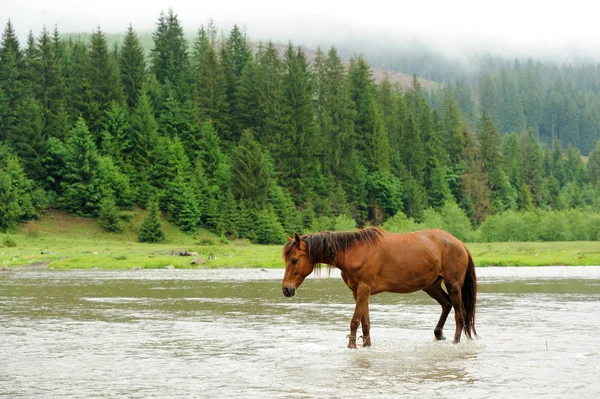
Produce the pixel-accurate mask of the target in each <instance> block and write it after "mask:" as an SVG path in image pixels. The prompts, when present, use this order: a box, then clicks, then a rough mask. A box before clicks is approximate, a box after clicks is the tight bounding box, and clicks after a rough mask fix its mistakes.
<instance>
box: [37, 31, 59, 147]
mask: <svg viewBox="0 0 600 399" xmlns="http://www.w3.org/2000/svg"><path fill="white" fill-rule="evenodd" d="M37 48H38V51H37V55H38V56H39V58H38V59H37V60H36V62H35V63H33V64H32V65H31V68H33V70H32V72H33V74H32V76H33V77H34V80H32V81H31V82H30V84H31V88H32V93H33V96H34V98H35V99H36V101H37V102H38V103H39V104H40V106H41V111H42V126H43V127H42V135H43V136H44V137H45V138H47V137H59V138H61V137H64V135H65V133H66V131H67V114H66V109H65V85H64V82H63V78H62V72H61V69H60V63H59V60H58V57H57V55H56V53H55V49H54V43H53V41H52V38H51V37H50V33H49V32H48V30H47V29H46V28H45V27H44V29H43V30H42V34H41V36H40V37H39V39H38V44H37Z"/></svg>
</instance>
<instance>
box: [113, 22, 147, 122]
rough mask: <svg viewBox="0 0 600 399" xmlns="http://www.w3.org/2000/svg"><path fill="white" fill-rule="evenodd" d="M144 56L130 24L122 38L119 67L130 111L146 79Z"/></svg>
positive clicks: (134, 105)
mask: <svg viewBox="0 0 600 399" xmlns="http://www.w3.org/2000/svg"><path fill="white" fill-rule="evenodd" d="M144 58H145V56H144V50H143V49H142V44H141V42H140V38H139V36H138V34H137V33H136V32H135V31H134V30H133V27H132V26H131V24H130V25H129V27H128V28H127V33H126V34H125V39H123V46H122V48H121V54H120V57H119V69H120V72H121V84H122V86H123V93H124V95H125V101H126V103H127V106H128V107H129V109H130V110H131V111H133V110H134V109H135V107H136V103H137V100H138V98H139V95H140V91H141V89H142V86H143V85H144V83H145V81H146V62H145V60H144Z"/></svg>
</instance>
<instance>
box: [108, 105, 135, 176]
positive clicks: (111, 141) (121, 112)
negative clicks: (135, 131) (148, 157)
mask: <svg viewBox="0 0 600 399" xmlns="http://www.w3.org/2000/svg"><path fill="white" fill-rule="evenodd" d="M102 126H103V127H102V153H103V154H104V155H110V156H111V157H113V159H114V160H115V162H117V164H118V165H119V166H125V158H124V157H125V154H126V153H128V152H129V150H130V146H131V141H130V139H129V129H130V121H129V114H128V113H127V110H126V108H125V107H124V106H122V105H119V104H117V103H112V104H111V107H110V109H108V110H107V111H106V116H105V118H104V123H103V124H102Z"/></svg>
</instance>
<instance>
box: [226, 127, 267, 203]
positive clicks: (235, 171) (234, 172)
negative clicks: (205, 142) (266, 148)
mask: <svg viewBox="0 0 600 399" xmlns="http://www.w3.org/2000/svg"><path fill="white" fill-rule="evenodd" d="M269 184H270V183H269V172H268V169H267V164H266V162H265V159H264V155H263V153H262V151H261V149H260V145H259V144H258V143H257V142H256V141H255V140H254V137H253V136H252V133H251V132H250V131H248V130H245V131H244V132H243V133H242V137H241V139H240V142H239V143H238V145H237V147H236V149H235V152H234V154H233V159H232V161H231V189H232V191H233V194H234V195H235V197H236V198H238V199H242V200H245V201H248V202H249V203H251V204H254V205H255V206H257V207H262V206H263V205H264V203H265V201H266V199H267V194H268V189H269Z"/></svg>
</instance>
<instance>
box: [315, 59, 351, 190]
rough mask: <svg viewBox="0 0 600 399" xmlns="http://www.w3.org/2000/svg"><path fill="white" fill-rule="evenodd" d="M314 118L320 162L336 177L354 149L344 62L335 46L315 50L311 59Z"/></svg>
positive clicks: (338, 177)
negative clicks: (314, 55)
mask: <svg viewBox="0 0 600 399" xmlns="http://www.w3.org/2000/svg"><path fill="white" fill-rule="evenodd" d="M315 69H316V70H315V74H314V75H313V76H315V80H314V81H315V86H314V88H315V90H316V98H317V103H316V107H315V108H316V110H315V112H316V115H317V116H316V118H317V124H318V132H319V134H320V138H321V140H322V143H323V145H321V146H320V149H318V150H320V151H321V163H322V165H323V167H324V170H325V172H326V173H331V174H333V176H335V177H336V178H337V179H338V180H341V179H342V178H343V176H344V175H345V172H344V167H345V165H347V163H346V162H344V161H345V160H346V159H347V158H348V156H349V154H351V153H352V152H353V151H354V148H353V144H352V140H351V138H352V136H353V134H354V133H353V132H354V124H353V120H354V113H353V108H352V103H351V101H350V92H349V84H348V80H347V76H346V72H345V70H344V65H343V63H342V61H341V59H340V57H339V55H338V53H337V50H336V49H335V47H332V48H331V49H330V50H329V53H328V54H327V57H326V58H325V56H324V55H323V54H321V55H319V53H317V59H316V60H315Z"/></svg>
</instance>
